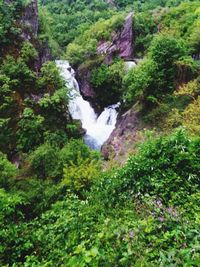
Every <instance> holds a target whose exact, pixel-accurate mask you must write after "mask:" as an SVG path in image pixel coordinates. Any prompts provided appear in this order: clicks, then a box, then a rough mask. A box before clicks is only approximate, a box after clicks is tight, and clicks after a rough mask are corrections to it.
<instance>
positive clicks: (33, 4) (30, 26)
mask: <svg viewBox="0 0 200 267" xmlns="http://www.w3.org/2000/svg"><path fill="white" fill-rule="evenodd" d="M21 22H22V24H23V25H24V29H23V37H24V39H25V40H30V39H31V38H33V37H35V36H37V33H38V4H37V0H31V1H30V3H29V4H28V5H27V6H26V7H25V9H24V12H23V14H22V19H21Z"/></svg>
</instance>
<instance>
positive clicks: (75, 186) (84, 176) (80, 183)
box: [62, 156, 100, 194]
mask: <svg viewBox="0 0 200 267" xmlns="http://www.w3.org/2000/svg"><path fill="white" fill-rule="evenodd" d="M99 171H100V166H99V163H98V161H96V160H94V159H93V160H92V159H90V158H87V159H83V158H82V157H81V156H78V158H77V161H76V163H75V164H74V163H73V162H70V163H69V164H68V165H66V166H65V168H64V177H63V180H62V185H65V186H67V187H69V188H70V189H71V190H72V191H74V192H75V193H77V194H80V192H81V191H83V190H88V189H89V188H90V187H91V185H92V184H93V183H94V182H95V180H97V178H98V176H99Z"/></svg>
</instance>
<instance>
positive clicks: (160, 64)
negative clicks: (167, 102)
mask: <svg viewBox="0 0 200 267" xmlns="http://www.w3.org/2000/svg"><path fill="white" fill-rule="evenodd" d="M186 51H187V49H186V46H185V44H184V43H183V41H182V40H181V39H177V38H174V37H172V36H169V35H163V34H158V35H157V36H156V37H155V38H154V39H153V41H152V44H151V46H150V48H149V54H148V58H147V59H146V60H145V61H142V62H141V63H139V65H138V67H136V68H133V69H132V70H130V72H129V73H128V74H127V76H126V77H125V78H124V84H125V88H127V89H128V90H127V93H126V94H125V99H126V100H127V101H128V102H131V103H134V102H135V101H136V100H137V99H138V97H141V96H143V98H144V100H145V101H146V102H147V103H148V102H150V103H151V104H152V103H156V102H157V101H158V100H161V99H162V98H164V97H165V95H166V94H169V93H172V92H173V91H174V90H175V86H176V84H175V79H176V78H177V76H178V70H177V67H176V62H177V61H178V59H180V58H181V57H183V56H185V55H186Z"/></svg>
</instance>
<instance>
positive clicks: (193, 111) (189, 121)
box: [183, 96, 200, 136]
mask: <svg viewBox="0 0 200 267" xmlns="http://www.w3.org/2000/svg"><path fill="white" fill-rule="evenodd" d="M199 112H200V96H198V98H197V99H196V100H194V101H193V102H192V103H191V104H189V105H188V107H187V108H186V109H185V110H184V112H183V125H184V126H185V127H186V129H187V130H188V131H189V132H191V133H192V134H194V135H197V136H198V135H199V134H200V118H199Z"/></svg>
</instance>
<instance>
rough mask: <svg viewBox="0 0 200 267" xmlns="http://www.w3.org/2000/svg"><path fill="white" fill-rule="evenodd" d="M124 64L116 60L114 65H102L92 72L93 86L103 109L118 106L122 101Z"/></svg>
mask: <svg viewBox="0 0 200 267" xmlns="http://www.w3.org/2000/svg"><path fill="white" fill-rule="evenodd" d="M124 74H125V70H124V63H123V61H121V60H116V61H115V62H114V63H113V64H112V65H110V66H108V65H105V64H102V65H101V66H100V67H98V68H95V69H93V70H92V72H91V78H90V81H91V84H92V86H93V88H94V90H95V93H96V96H97V99H98V103H99V104H100V106H101V108H104V107H105V106H109V105H111V104H116V103H117V102H119V101H120V100H121V95H122V79H123V77H124Z"/></svg>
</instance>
